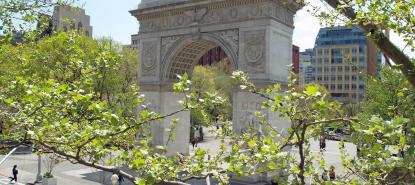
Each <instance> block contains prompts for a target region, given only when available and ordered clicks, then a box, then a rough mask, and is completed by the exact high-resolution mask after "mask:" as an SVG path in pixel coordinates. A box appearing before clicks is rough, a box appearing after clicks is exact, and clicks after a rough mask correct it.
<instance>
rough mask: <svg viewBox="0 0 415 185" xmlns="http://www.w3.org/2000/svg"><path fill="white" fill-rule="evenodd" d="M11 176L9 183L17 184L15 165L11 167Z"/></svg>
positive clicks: (17, 172)
mask: <svg viewBox="0 0 415 185" xmlns="http://www.w3.org/2000/svg"><path fill="white" fill-rule="evenodd" d="M12 174H13V178H11V179H10V183H13V184H14V183H17V174H19V170H17V165H14V166H13V169H12Z"/></svg>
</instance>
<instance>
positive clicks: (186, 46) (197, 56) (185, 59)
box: [165, 35, 236, 80]
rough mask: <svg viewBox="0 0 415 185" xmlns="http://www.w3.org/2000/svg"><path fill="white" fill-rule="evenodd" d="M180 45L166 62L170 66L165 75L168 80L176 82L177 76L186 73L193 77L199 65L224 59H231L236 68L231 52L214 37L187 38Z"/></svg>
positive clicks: (233, 66)
mask: <svg viewBox="0 0 415 185" xmlns="http://www.w3.org/2000/svg"><path fill="white" fill-rule="evenodd" d="M178 45H179V46H178V47H177V48H178V49H177V48H176V49H175V50H173V51H171V52H172V53H175V54H174V55H172V57H169V58H167V59H166V61H165V62H166V63H167V64H169V65H168V68H167V71H166V73H165V74H166V76H165V78H166V79H167V80H175V79H177V75H183V74H185V73H187V74H188V75H190V76H191V74H192V72H193V69H194V67H195V66H196V65H197V64H202V65H212V64H214V63H217V62H219V61H220V60H222V59H224V58H228V59H229V61H230V63H231V68H232V69H235V68H236V67H235V65H234V64H235V61H232V57H231V54H230V52H229V51H230V50H229V49H228V48H227V47H226V45H224V44H222V43H221V41H220V40H217V39H216V38H214V37H211V36H207V35H205V36H203V38H201V37H199V38H187V39H184V40H183V41H181V42H180V43H179V44H178Z"/></svg>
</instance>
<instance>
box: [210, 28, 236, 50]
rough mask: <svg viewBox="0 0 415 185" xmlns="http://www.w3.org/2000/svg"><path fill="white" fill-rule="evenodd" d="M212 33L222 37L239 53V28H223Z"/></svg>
mask: <svg viewBox="0 0 415 185" xmlns="http://www.w3.org/2000/svg"><path fill="white" fill-rule="evenodd" d="M212 34H214V35H217V36H218V37H220V38H222V39H223V40H224V41H225V42H226V43H227V44H228V45H229V46H230V47H231V49H232V52H234V53H235V54H236V55H238V51H239V30H238V29H232V30H223V31H217V32H213V33H212Z"/></svg>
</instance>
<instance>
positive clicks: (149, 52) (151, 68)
mask: <svg viewBox="0 0 415 185" xmlns="http://www.w3.org/2000/svg"><path fill="white" fill-rule="evenodd" d="M155 51H157V42H156V41H144V42H143V48H142V58H141V59H142V62H141V72H142V74H141V75H142V76H155V75H156V68H157V52H155Z"/></svg>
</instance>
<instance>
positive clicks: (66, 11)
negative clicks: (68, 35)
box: [52, 6, 92, 37]
mask: <svg viewBox="0 0 415 185" xmlns="http://www.w3.org/2000/svg"><path fill="white" fill-rule="evenodd" d="M52 24H53V29H54V30H55V31H61V30H62V31H68V30H78V31H79V32H82V33H84V34H85V35H86V36H88V37H92V26H91V25H90V17H89V15H86V14H85V10H84V9H82V8H75V7H70V6H57V7H55V10H54V12H53V16H52Z"/></svg>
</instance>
